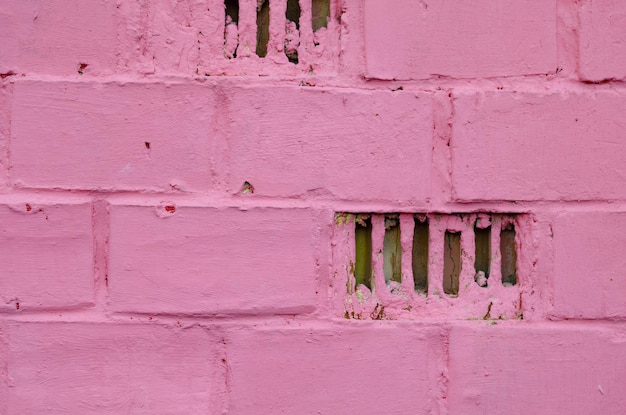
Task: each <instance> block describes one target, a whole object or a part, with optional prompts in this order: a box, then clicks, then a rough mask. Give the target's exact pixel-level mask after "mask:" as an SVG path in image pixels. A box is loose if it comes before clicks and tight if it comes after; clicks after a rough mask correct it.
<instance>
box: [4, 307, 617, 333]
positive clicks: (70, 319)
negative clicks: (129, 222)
mask: <svg viewBox="0 0 626 415" xmlns="http://www.w3.org/2000/svg"><path fill="white" fill-rule="evenodd" d="M0 322H4V323H6V322H8V323H11V322H17V323H45V322H55V323H96V324H156V325H172V326H174V325H176V324H177V323H184V324H186V325H191V324H210V325H229V324H231V325H237V324H242V325H250V324H253V325H256V324H263V325H265V324H276V323H279V324H283V325H284V326H282V327H285V326H286V327H294V328H295V327H297V325H298V324H303V325H307V324H328V325H335V326H345V325H346V324H349V325H355V326H358V325H376V326H381V327H385V326H387V327H389V326H402V327H407V326H412V327H420V326H436V327H442V326H454V325H459V324H463V325H465V324H468V325H489V326H492V325H494V324H493V323H494V322H495V323H496V324H495V325H496V326H497V325H500V326H516V327H520V326H523V327H543V328H551V327H552V328H558V327H573V326H584V327H589V326H591V327H602V326H607V327H620V328H622V329H626V316H624V317H612V318H609V317H606V318H595V319H593V318H580V319H558V320H555V319H550V318H548V317H544V318H542V319H534V320H519V319H503V320H500V319H488V320H484V319H462V318H459V319H446V318H440V319H437V318H429V317H424V318H414V319H382V320H375V319H345V318H342V317H336V316H328V315H325V316H320V315H298V314H296V315H292V314H285V315H282V314H267V315H252V314H251V315H222V316H199V315H196V316H193V315H185V314H180V315H176V314H161V315H158V314H150V313H145V314H142V313H112V314H102V313H93V312H87V311H85V310H83V311H80V310H73V311H67V312H64V313H61V315H59V313H58V312H57V313H46V312H29V313H21V312H20V313H0ZM263 327H266V326H263Z"/></svg>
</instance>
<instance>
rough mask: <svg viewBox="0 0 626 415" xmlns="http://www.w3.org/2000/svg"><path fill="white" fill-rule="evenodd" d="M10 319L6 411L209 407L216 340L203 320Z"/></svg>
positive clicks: (180, 410)
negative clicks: (194, 323)
mask: <svg viewBox="0 0 626 415" xmlns="http://www.w3.org/2000/svg"><path fill="white" fill-rule="evenodd" d="M7 326H8V327H7V331H8V338H9V341H10V345H9V351H8V357H7V358H8V373H9V378H10V379H11V388H9V391H8V399H7V401H6V404H7V406H8V412H7V413H11V414H17V413H23V414H32V413H57V414H61V413H66V414H69V413H80V414H94V415H95V414H111V413H125V414H137V415H139V414H146V415H147V414H154V413H159V414H179V413H194V414H198V413H209V410H210V408H209V394H210V389H211V382H212V381H213V380H212V378H213V377H214V376H216V367H217V365H216V363H215V362H214V361H213V360H214V359H213V358H212V356H213V355H214V354H215V351H214V347H213V344H214V342H213V341H212V339H211V337H210V336H209V334H208V332H207V331H205V330H204V329H202V328H200V327H184V328H179V327H178V326H177V325H173V326H164V325H160V324H157V323H152V324H132V323H131V324H120V323H111V324H97V323H81V322H73V323H59V322H33V323H22V322H11V323H8V324H7Z"/></svg>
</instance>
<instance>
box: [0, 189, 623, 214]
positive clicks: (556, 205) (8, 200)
mask: <svg viewBox="0 0 626 415" xmlns="http://www.w3.org/2000/svg"><path fill="white" fill-rule="evenodd" d="M65 198H67V202H68V203H88V202H92V201H98V200H102V201H105V202H108V203H111V204H124V203H126V204H130V205H138V206H158V205H160V204H163V203H173V204H180V206H190V207H193V206H198V207H236V208H255V207H276V208H289V207H293V208H313V209H321V210H334V211H346V212H350V211H355V212H364V213H369V212H374V213H376V212H398V213H421V212H432V213H437V212H440V213H455V212H467V213H471V212H484V211H493V212H495V213H499V212H511V213H515V212H518V213H526V212H532V211H537V210H553V209H556V210H563V209H564V208H567V210H580V211H585V210H597V211H606V212H611V211H615V212H619V211H624V210H626V200H562V201H560V200H543V201H516V202H514V203H513V202H511V201H506V200H500V201H468V202H446V203H432V202H428V201H404V202H398V201H368V200H365V201H357V200H346V199H327V198H319V197H316V196H310V197H307V196H306V195H305V196H292V197H265V196H254V195H249V196H246V195H232V194H229V193H224V192H218V191H213V192H204V193H192V192H185V193H183V192H171V193H170V192H162V193H159V192H143V191H111V192H108V191H107V192H101V191H92V190H79V191H76V190H61V189H36V190H35V189H32V190H27V189H18V190H16V191H13V192H7V193H0V203H4V204H12V203H16V202H37V203H47V202H49V203H61V204H62V203H63V202H64V199H65ZM46 199H50V200H46Z"/></svg>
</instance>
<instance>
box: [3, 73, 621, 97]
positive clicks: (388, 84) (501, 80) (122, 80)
mask: <svg viewBox="0 0 626 415" xmlns="http://www.w3.org/2000/svg"><path fill="white" fill-rule="evenodd" d="M243 80H245V81H251V82H246V83H245V84H242V81H243ZM303 81H307V82H308V83H307V84H304V85H301V82H303ZM11 82H14V83H21V82H49V83H54V82H69V83H76V84H99V85H107V84H112V85H125V84H146V85H158V84H163V85H165V86H168V85H194V84H197V85H204V84H207V85H211V86H213V85H228V84H233V86H235V87H237V88H238V89H240V88H248V87H254V86H266V85H270V86H300V87H302V88H305V89H308V88H311V89H316V88H331V89H332V88H334V89H338V90H344V89H353V90H367V91H369V90H391V89H397V88H398V87H399V86H402V88H403V90H405V91H408V90H410V91H415V92H435V91H438V90H442V89H455V88H468V87H470V88H471V87H473V88H477V89H485V88H489V89H491V88H495V87H500V86H503V87H505V89H503V90H502V91H503V92H506V91H511V90H512V89H515V88H516V87H517V88H519V89H520V90H524V88H537V91H535V92H537V93H549V92H550V90H545V86H546V85H554V86H564V87H569V88H572V89H573V90H581V91H587V90H591V91H596V90H622V89H626V80H613V81H610V82H590V81H585V80H581V79H578V78H573V77H567V78H566V77H559V76H545V75H542V74H539V75H523V76H517V77H512V76H503V77H485V78H450V77H437V78H429V79H407V80H384V79H363V78H362V77H352V76H341V75H333V74H328V75H315V76H311V75H305V74H303V75H294V76H278V77H270V76H267V77H265V76H264V77H260V76H257V75H245V76H236V75H228V76H215V77H212V76H211V77H198V76H176V75H168V76H159V77H150V76H143V77H141V76H140V77H137V76H132V75H123V74H119V75H109V76H103V77H93V78H92V77H85V76H81V77H79V78H76V77H65V76H51V75H50V76H41V75H25V76H16V77H8V78H6V79H5V80H4V83H11ZM529 92H533V91H532V89H531V90H530V91H529Z"/></svg>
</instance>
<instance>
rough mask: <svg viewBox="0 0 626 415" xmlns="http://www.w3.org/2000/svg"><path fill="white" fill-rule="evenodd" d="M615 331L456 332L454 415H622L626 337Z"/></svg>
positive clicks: (527, 328) (478, 327)
mask: <svg viewBox="0 0 626 415" xmlns="http://www.w3.org/2000/svg"><path fill="white" fill-rule="evenodd" d="M612 327H614V326H607V327H602V326H599V327H591V326H589V325H557V324H538V325H525V324H524V325H520V324H507V323H503V322H499V323H498V324H497V325H490V323H482V322H481V323H474V324H469V323H464V324H457V325H455V326H454V327H453V329H452V331H451V335H450V360H449V362H450V366H449V372H448V373H449V383H448V395H447V402H448V411H449V413H451V414H457V413H462V414H467V415H473V414H476V415H478V414H511V415H514V414H596V413H605V414H620V413H624V411H626V398H625V396H626V384H625V383H624V378H625V377H626V366H625V365H623V364H620V363H619V362H622V360H623V354H624V346H625V345H626V332H624V329H623V327H622V328H615V330H612V329H611V328H612Z"/></svg>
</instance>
